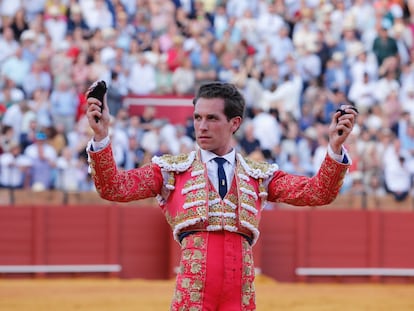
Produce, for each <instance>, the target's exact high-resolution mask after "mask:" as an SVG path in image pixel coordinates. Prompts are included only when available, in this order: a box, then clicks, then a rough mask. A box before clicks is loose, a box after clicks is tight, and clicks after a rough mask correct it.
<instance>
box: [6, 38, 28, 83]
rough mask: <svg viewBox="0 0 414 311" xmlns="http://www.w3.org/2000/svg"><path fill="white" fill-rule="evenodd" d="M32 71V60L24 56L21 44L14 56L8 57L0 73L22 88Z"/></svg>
mask: <svg viewBox="0 0 414 311" xmlns="http://www.w3.org/2000/svg"><path fill="white" fill-rule="evenodd" d="M29 72H30V62H29V61H28V60H26V59H24V58H23V49H22V47H21V46H20V47H19V48H18V49H17V50H16V51H15V53H14V55H13V56H11V57H9V58H7V59H6V60H5V61H4V62H3V64H2V66H1V70H0V74H1V75H2V76H4V77H6V78H8V79H10V80H12V81H13V82H14V83H15V84H16V86H17V87H19V88H21V87H22V86H23V82H24V79H25V77H26V76H27V75H28V74H29Z"/></svg>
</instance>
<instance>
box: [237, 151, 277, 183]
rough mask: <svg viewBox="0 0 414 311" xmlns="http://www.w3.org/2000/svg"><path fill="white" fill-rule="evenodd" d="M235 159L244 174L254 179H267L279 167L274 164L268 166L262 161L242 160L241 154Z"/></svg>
mask: <svg viewBox="0 0 414 311" xmlns="http://www.w3.org/2000/svg"><path fill="white" fill-rule="evenodd" d="M237 157H238V160H239V161H240V164H241V166H242V167H243V168H244V170H245V171H246V173H247V174H248V175H249V176H251V177H253V178H256V179H259V178H262V179H263V178H269V177H271V176H272V175H273V174H274V173H275V172H276V171H277V170H278V169H279V166H278V165H277V164H274V163H272V164H270V163H267V162H264V161H254V160H251V159H248V158H244V157H243V156H242V155H241V154H237Z"/></svg>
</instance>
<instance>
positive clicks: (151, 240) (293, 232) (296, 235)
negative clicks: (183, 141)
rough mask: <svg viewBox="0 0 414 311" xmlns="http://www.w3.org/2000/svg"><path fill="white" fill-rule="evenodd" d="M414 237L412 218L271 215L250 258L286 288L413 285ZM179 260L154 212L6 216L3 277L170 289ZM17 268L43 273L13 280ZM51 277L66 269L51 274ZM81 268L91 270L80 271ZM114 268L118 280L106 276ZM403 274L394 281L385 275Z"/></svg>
mask: <svg viewBox="0 0 414 311" xmlns="http://www.w3.org/2000/svg"><path fill="white" fill-rule="evenodd" d="M412 232H414V213H412V212H410V211H400V212H398V211H361V210H334V209H312V210H311V209H308V210H305V209H277V210H265V211H263V217H262V222H261V237H260V239H259V243H258V244H257V245H256V246H255V248H254V256H255V263H256V268H257V269H258V271H261V272H262V273H263V274H265V275H268V276H270V277H272V278H274V279H276V280H278V281H286V282H294V281H309V282H316V281H323V282H326V281H338V280H341V281H352V282H354V281H396V280H398V281H403V282H408V281H412V273H411V272H410V273H411V274H410V273H408V274H407V273H406V274H404V273H401V271H403V272H404V271H413V269H414V248H413V247H412V245H414V235H413V234H412ZM178 254H179V247H178V245H177V243H176V242H175V241H173V240H172V238H171V231H170V228H169V226H168V224H167V223H166V221H165V219H164V216H163V215H162V213H161V210H160V209H159V208H157V207H154V206H139V205H133V204H131V205H123V204H116V205H115V204H107V205H91V206H14V207H13V206H3V207H1V208H0V267H1V269H0V276H2V277H13V276H15V275H16V274H19V275H20V276H27V277H31V276H33V275H34V276H40V277H45V276H46V277H47V276H48V275H49V274H50V273H51V274H53V275H56V274H62V275H73V274H76V275H79V274H82V273H94V275H98V276H108V275H109V276H117V277H121V278H147V279H166V278H170V277H172V276H174V269H175V268H176V266H177V265H178V257H179V256H178ZM19 267H26V268H27V267H29V268H30V267H32V268H33V267H42V268H43V270H42V271H40V270H39V271H37V270H36V269H34V270H33V269H32V270H30V269H28V270H25V271H23V270H21V271H17V270H18V269H19ZM54 267H60V268H62V267H64V268H65V267H66V268H67V267H70V269H68V270H66V271H65V269H60V270H59V271H54V272H53V273H52V272H50V271H49V270H50V269H52V270H53V268H54ZM79 267H84V268H85V267H86V268H85V269H86V270H85V269H84V271H81V270H82V269H81V270H79V269H78V270H77V271H75V270H76V268H79ZM91 267H101V268H102V269H103V270H101V271H97V270H94V271H92V270H90V269H89V268H91ZM114 267H117V270H111V271H109V270H108V269H109V268H110V269H113V268H114ZM118 267H119V269H118ZM11 268H13V269H14V270H13V269H12V270H13V271H14V272H13V271H11V270H10V269H11ZM71 269H75V270H71ZM88 269H89V270H88ZM301 269H302V270H301ZM303 269H305V270H303ZM306 269H307V270H306ZM315 269H319V270H315ZM321 269H322V270H321ZM338 269H340V270H338ZM397 270H398V275H397V274H394V275H391V274H390V273H388V272H389V271H397ZM352 271H354V272H355V271H358V273H350V272H352ZM361 271H365V273H362V272H361ZM373 271H374V272H375V271H376V273H371V272H373ZM378 271H380V272H381V271H386V272H387V271H388V272H387V273H377V272H378ZM366 272H368V273H366Z"/></svg>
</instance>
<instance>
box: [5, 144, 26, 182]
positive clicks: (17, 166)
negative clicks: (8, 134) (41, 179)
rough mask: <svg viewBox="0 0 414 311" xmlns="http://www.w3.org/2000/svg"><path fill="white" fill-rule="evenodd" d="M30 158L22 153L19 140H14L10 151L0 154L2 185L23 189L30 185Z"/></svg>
mask: <svg viewBox="0 0 414 311" xmlns="http://www.w3.org/2000/svg"><path fill="white" fill-rule="evenodd" d="M30 166H31V161H30V159H29V158H28V157H27V156H25V155H23V154H22V153H21V147H20V145H19V143H18V142H16V141H12V142H11V143H10V145H9V151H6V152H4V153H2V154H1V155H0V187H3V188H10V189H22V188H25V187H27V185H28V182H27V180H28V177H29V175H28V171H29V168H30Z"/></svg>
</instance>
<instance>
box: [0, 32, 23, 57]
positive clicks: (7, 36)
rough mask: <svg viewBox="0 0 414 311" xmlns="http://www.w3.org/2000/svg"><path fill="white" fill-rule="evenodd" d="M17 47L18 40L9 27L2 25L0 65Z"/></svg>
mask: <svg viewBox="0 0 414 311" xmlns="http://www.w3.org/2000/svg"><path fill="white" fill-rule="evenodd" d="M18 48H19V43H18V41H17V40H16V39H15V38H14V34H13V30H12V29H11V27H4V28H3V32H2V33H1V34H0V65H1V64H2V63H3V62H4V61H5V60H6V59H7V58H8V57H10V56H12V55H14V53H15V52H16V51H17V49H18Z"/></svg>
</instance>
